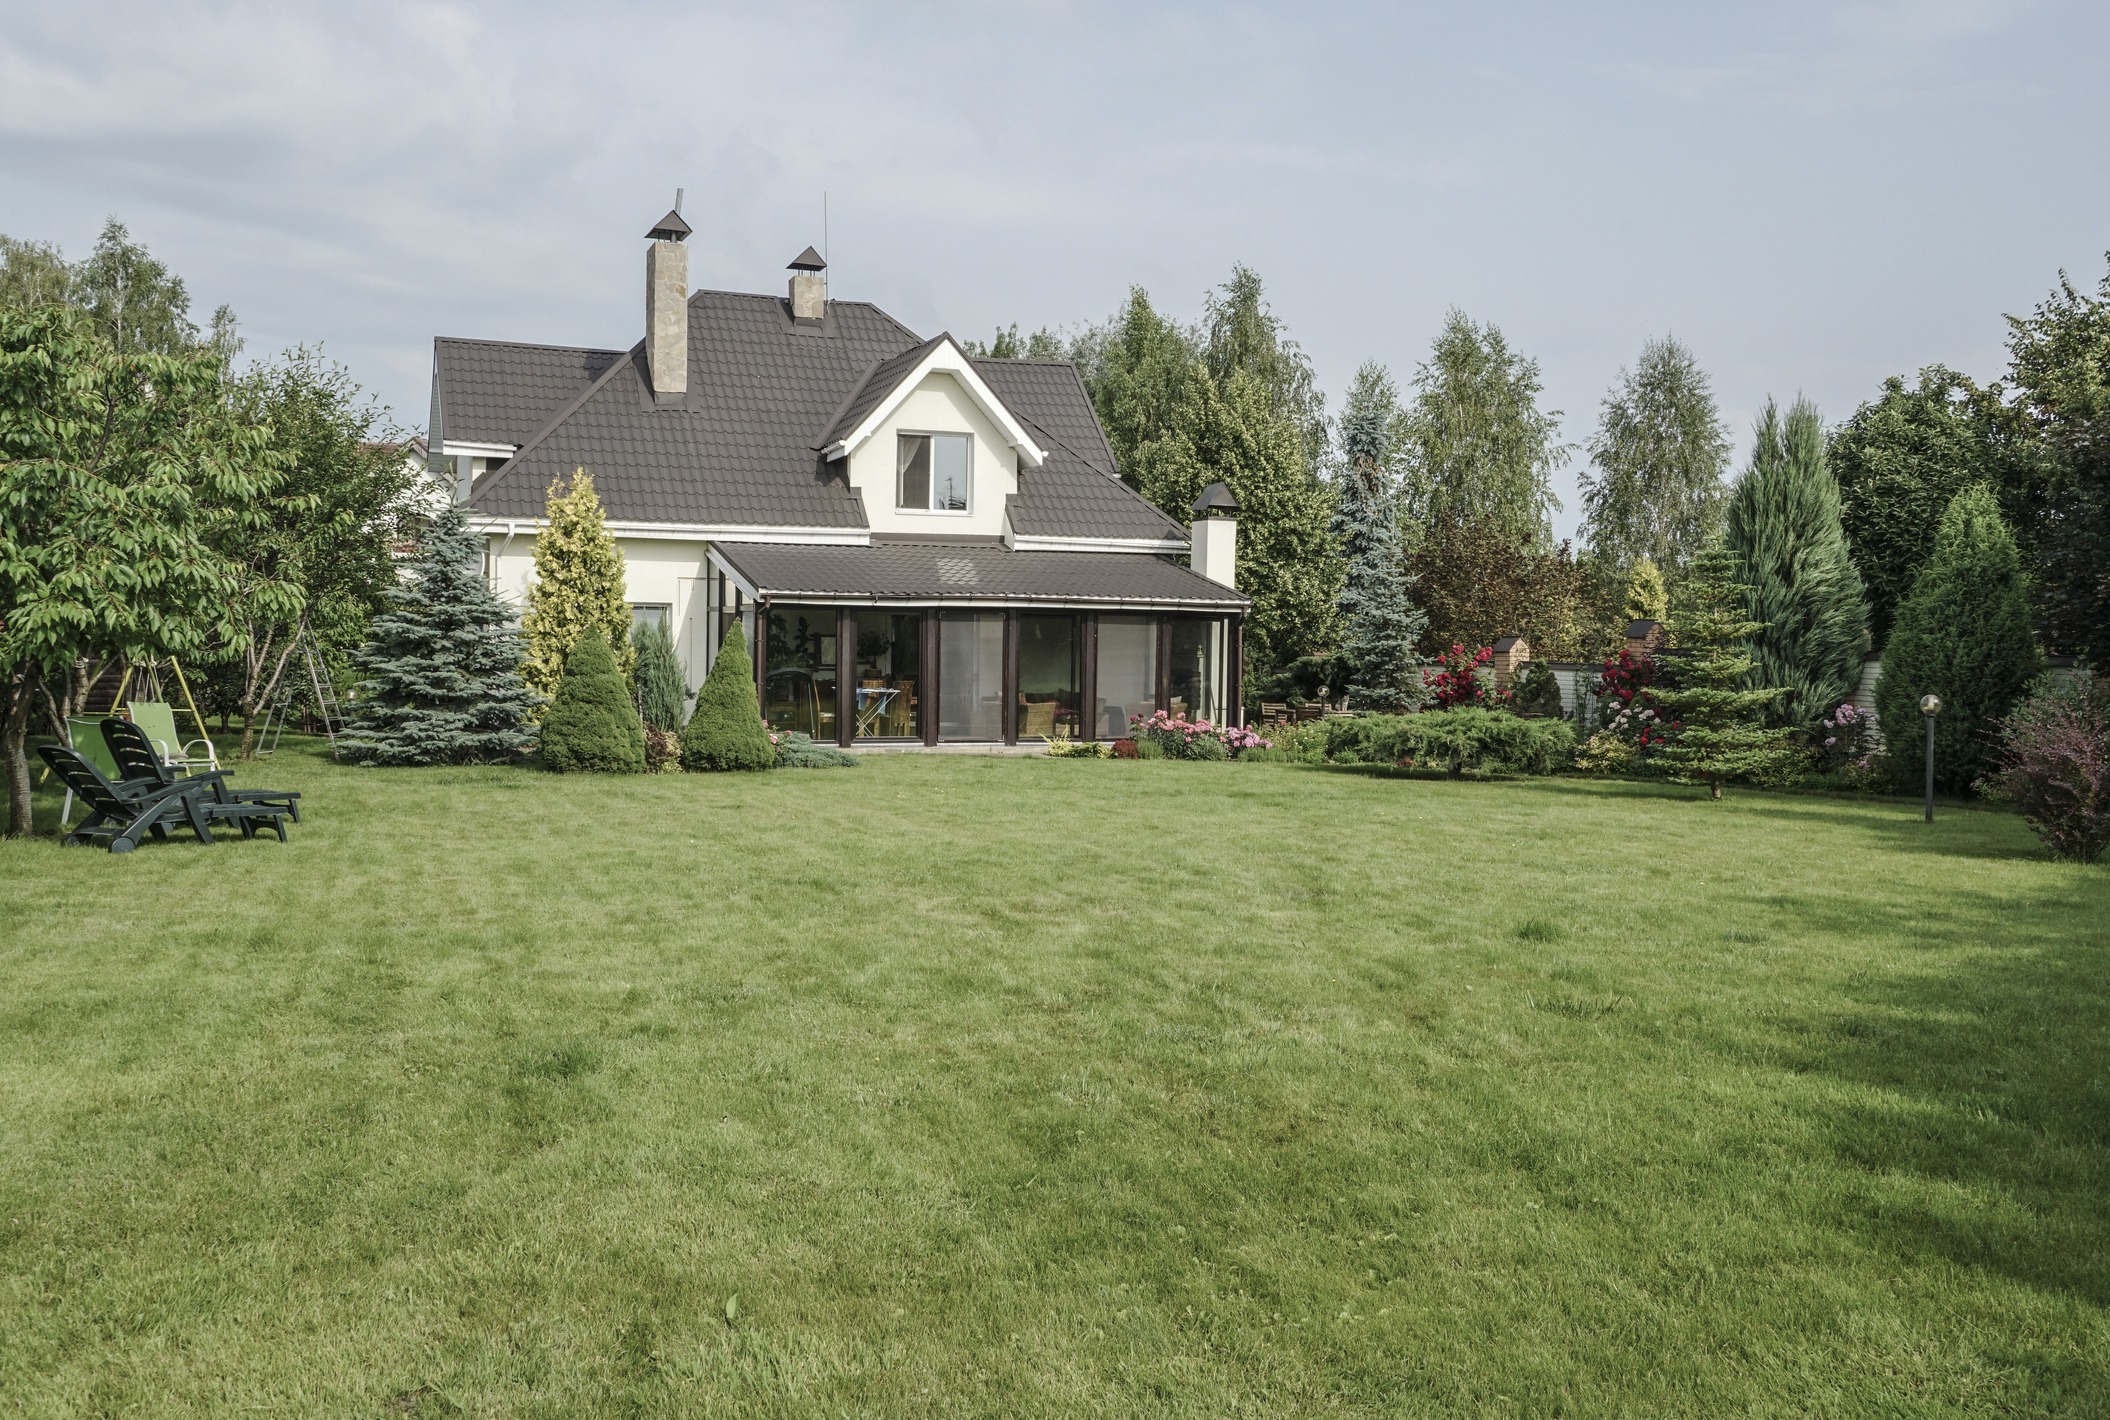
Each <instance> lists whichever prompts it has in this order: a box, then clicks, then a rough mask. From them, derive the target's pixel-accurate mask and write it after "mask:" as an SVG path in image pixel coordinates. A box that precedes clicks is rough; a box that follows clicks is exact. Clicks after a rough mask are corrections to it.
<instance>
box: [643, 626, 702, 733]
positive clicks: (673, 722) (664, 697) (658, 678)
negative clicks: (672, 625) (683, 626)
mask: <svg viewBox="0 0 2110 1420" xmlns="http://www.w3.org/2000/svg"><path fill="white" fill-rule="evenodd" d="M630 641H631V649H632V650H633V651H634V652H635V654H636V657H637V676H636V680H637V710H638V714H639V715H641V716H642V717H643V718H644V721H645V723H646V724H648V725H650V726H652V727H653V728H654V729H658V730H665V731H666V732H667V733H668V734H673V735H678V734H680V733H681V725H682V721H683V719H685V718H686V713H687V711H688V707H689V687H688V684H687V682H686V681H685V680H684V679H683V677H682V674H681V658H680V657H679V656H677V655H675V653H674V633H673V632H671V631H669V630H668V629H667V626H666V623H665V622H663V621H647V622H644V623H643V624H641V625H640V626H638V627H637V629H636V630H634V631H633V632H632V633H631V635H630Z"/></svg>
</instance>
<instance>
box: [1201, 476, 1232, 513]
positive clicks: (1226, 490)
mask: <svg viewBox="0 0 2110 1420" xmlns="http://www.w3.org/2000/svg"><path fill="white" fill-rule="evenodd" d="M1237 515H1238V499H1237V497H1236V496H1235V495H1233V494H1232V492H1231V486H1230V485H1229V484H1228V483H1212V484H1210V485H1209V486H1208V487H1207V488H1204V489H1203V490H1202V496H1201V497H1199V498H1197V499H1195V500H1194V516H1195V517H1197V518H1206V517H1211V516H1218V517H1227V518H1228V517H1236V516H1237Z"/></svg>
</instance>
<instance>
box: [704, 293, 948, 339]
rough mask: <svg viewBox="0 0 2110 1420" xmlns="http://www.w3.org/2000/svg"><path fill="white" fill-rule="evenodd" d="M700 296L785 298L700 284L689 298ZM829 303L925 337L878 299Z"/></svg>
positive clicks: (832, 300) (906, 333)
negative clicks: (858, 308)
mask: <svg viewBox="0 0 2110 1420" xmlns="http://www.w3.org/2000/svg"><path fill="white" fill-rule="evenodd" d="M698 296H738V297H739V298H740V299H741V300H744V301H773V302H775V303H776V304H777V305H779V306H781V305H783V304H784V298H783V297H782V296H773V295H771V294H770V293H769V292H767V291H727V290H724V289H722V288H720V287H716V286H698V287H697V288H696V289H695V290H693V291H691V292H690V293H689V300H690V301H691V302H694V301H695V299H696V298H697V297H698ZM828 304H829V305H831V306H861V307H863V308H864V309H865V310H868V311H870V312H871V313H872V314H873V315H876V316H878V317H879V318H880V319H881V320H883V321H885V322H886V323H887V324H888V325H891V326H892V327H894V329H896V330H898V331H900V332H901V333H902V334H903V335H904V336H906V337H908V338H909V339H910V340H921V339H923V337H922V336H920V335H918V334H916V332H915V331H914V330H912V329H910V328H909V327H908V326H905V325H903V324H902V323H901V321H900V320H899V319H898V318H897V317H895V316H894V314H893V313H892V312H890V311H888V310H887V309H886V308H885V307H883V306H881V305H880V304H879V303H878V302H877V301H845V300H838V299H837V298H836V297H834V296H830V297H829V298H828Z"/></svg>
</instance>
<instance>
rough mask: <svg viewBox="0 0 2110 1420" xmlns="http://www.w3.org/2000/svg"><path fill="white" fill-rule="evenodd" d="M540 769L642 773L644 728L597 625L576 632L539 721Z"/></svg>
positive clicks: (563, 772) (643, 769) (606, 638)
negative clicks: (551, 699) (576, 639)
mask: <svg viewBox="0 0 2110 1420" xmlns="http://www.w3.org/2000/svg"><path fill="white" fill-rule="evenodd" d="M542 765H543V768H545V769H553V770H555V771H557V772H558V773H559V774H570V773H575V772H579V771H593V772H597V773H601V774H642V773H644V772H645V726H644V722H643V721H641V720H639V719H638V717H637V707H636V706H635V705H633V704H631V703H630V688H629V686H628V685H627V684H626V683H625V682H624V680H623V677H622V676H621V674H620V673H619V672H617V670H616V668H615V655H614V653H613V652H612V651H610V650H609V648H608V637H607V636H606V635H605V634H603V633H602V631H601V628H600V627H598V626H589V627H587V628H586V629H585V630H584V631H582V632H580V633H579V644H578V645H576V646H574V647H572V651H571V655H570V656H568V657H567V658H566V659H565V662H564V679H563V680H562V681H559V682H558V684H557V698H556V700H555V701H554V702H553V703H552V704H551V705H550V707H549V710H548V712H547V713H546V714H544V715H543V717H542Z"/></svg>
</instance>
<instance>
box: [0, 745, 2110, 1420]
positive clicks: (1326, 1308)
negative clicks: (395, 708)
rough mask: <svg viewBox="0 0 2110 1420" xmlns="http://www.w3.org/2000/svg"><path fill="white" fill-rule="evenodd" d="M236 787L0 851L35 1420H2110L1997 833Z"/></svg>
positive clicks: (906, 762) (2077, 1070)
mask: <svg viewBox="0 0 2110 1420" xmlns="http://www.w3.org/2000/svg"><path fill="white" fill-rule="evenodd" d="M243 778H244V779H245V781H246V782H250V783H256V784H272V785H283V786H287V787H295V788H300V789H302V790H304V791H306V793H307V795H308V799H307V806H308V821H307V822H306V823H304V824H302V825H299V826H297V827H296V828H294V829H293V841H292V842H291V843H290V844H287V845H285V846H283V847H282V846H280V845H278V844H277V843H275V842H268V841H264V842H256V843H242V842H239V841H237V842H233V843H226V842H223V843H222V844H221V845H220V846H218V847H214V848H211V849H206V848H203V847H200V846H197V845H195V844H192V843H189V842H186V841H178V842H173V843H171V844H168V845H159V846H157V845H151V844H150V845H148V846H146V847H144V848H142V849H141V850H140V851H139V852H137V853H135V854H133V855H131V856H130V857H129V858H121V857H120V858H113V857H111V856H110V855H108V854H104V853H96V852H86V851H74V850H61V849H59V848H57V847H55V846H54V845H53V844H52V843H51V842H50V841H48V840H47V841H43V842H28V843H23V842H10V843H0V924H4V927H5V931H4V934H0V982H4V991H0V1413H5V1414H8V1415H16V1414H20V1415H38V1416H42V1415H54V1416H56V1415H68V1416H71V1415H82V1416H86V1415H116V1414H120V1413H123V1414H132V1415H154V1416H160V1415H197V1416H207V1415H210V1416H216V1417H224V1416H231V1415H237V1414H243V1413H251V1412H256V1413H265V1412H268V1413H273V1414H282V1415H317V1416H324V1415H327V1416H346V1415H351V1416H357V1415H376V1416H381V1415H401V1414H406V1413H408V1414H415V1415H451V1414H464V1415H509V1416H578V1415H604V1414H617V1415H631V1414H641V1415H677V1414H681V1415H696V1414H709V1415H797V1416H807V1415H826V1416H835V1415H853V1416H855V1415H899V1416H911V1415H914V1416H924V1415H991V1416H996V1415H1004V1416H1042V1415H1048V1416H1053V1415H1063V1416H1069V1415H1081V1416H1089V1417H1094V1420H1099V1418H1100V1417H1107V1416H1122V1415H1192V1416H1222V1415H1250V1416H1278V1415H1292V1414H1326V1415H1337V1414H1338V1415H1472V1416H1504V1415H1519V1416H1522V1415H1529V1416H1554V1415H1559V1416H1596V1415H1633V1416H1669V1415H1691V1416H1710V1417H1711V1416H1724V1415H1732V1414H1734V1415H1778V1416H1787V1415H1797V1416H1800V1415H1828V1416H1841V1417H1859V1416H1891V1415H2047V1414H2050V1415H2072V1416H2101V1415H2104V1414H2106V1413H2110V1310H2106V1309H2110V1168H2106V1165H2110V1053H2106V1047H2110V1019H2106V1012H2105V1007H2106V1004H2110V977H2106V971H2105V968H2106V966H2110V870H2105V869H2083V868H2075V867H2068V866H2060V865H2055V864H2052V863H2050V862H2047V861H2045V860H2043V859H2042V858H2041V857H2040V855H2039V854H2038V851H2037V849H2036V845H2035V843H2034V841H2033V840H2032V839H2031V837H2030V835H2029V834H2028V832H2027V831H2026V830H2025V829H2024V827H2023V826H2022V824H2021V823H2020V822H2018V821H2017V820H2015V819H2014V818H2012V817H2010V816H2007V815H2004V814H1999V813H1994V812H1990V811H1984V810H1973V809H1968V808H1963V807H1957V808H1954V809H1949V810H1945V811H1944V817H1943V819H1942V821H1941V822H1939V823H1937V824H1935V825H1934V826H1933V827H1931V828H1929V827H1927V826H1925V825H1923V824H1921V823H1919V822H1918V819H1917V806H1916V805H1912V804H1899V803H1872V802H1854V801H1845V800H1834V799H1822V798H1809V797H1783V796H1777V795H1775V796H1766V795H1758V794H1749V793H1745V794H1737V793H1734V792H1732V795H1731V797H1730V799H1729V800H1728V801H1727V802H1725V803H1722V804H1719V805H1710V804H1708V803H1705V802H1702V801H1700V800H1698V799H1696V798H1695V797H1694V796H1693V794H1692V793H1690V792H1688V791H1673V790H1659V789H1655V788H1651V787H1647V786H1641V785H1616V784H1603V783H1591V782H1579V781H1543V782H1530V783H1505V784H1463V783H1459V784H1453V783H1442V782H1430V781H1421V780H1401V779H1385V778H1376V777H1370V776H1368V775H1365V774H1360V773H1356V772H1352V771H1327V770H1314V769H1306V768H1301V767H1297V766H1289V765H1187V764H1173V763H1079V762H1061V761H1049V760H1023V761H1022V760H1002V759H951V758H946V759H940V758H922V757H899V758H873V759H868V760H867V761H866V762H865V763H864V765H862V766H861V767H859V768H857V769H855V770H849V771H808V772H784V773H779V774H775V775H769V776H760V777H699V776H684V777H666V778H654V779H632V780H609V779H599V778H594V779H587V778H575V779H559V778H555V777H552V776H547V775H543V774H539V773H537V772H534V771H532V770H525V769H488V770H431V771H371V770H369V771H355V770H350V769H343V768H339V767H337V766H334V765H332V764H330V763H328V762H327V761H326V760H323V759H320V758H317V757H315V756H313V755H312V754H307V753H297V754H284V753H282V754H281V755H280V756H279V757H278V758H277V759H275V760H274V761H271V762H270V763H269V764H268V766H258V767H256V768H254V769H249V770H245V771H244V773H243ZM735 1296H737V1297H738V1304H737V1307H735V1306H733V1305H732V1304H731V1301H730V1299H731V1298H733V1297H735Z"/></svg>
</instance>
